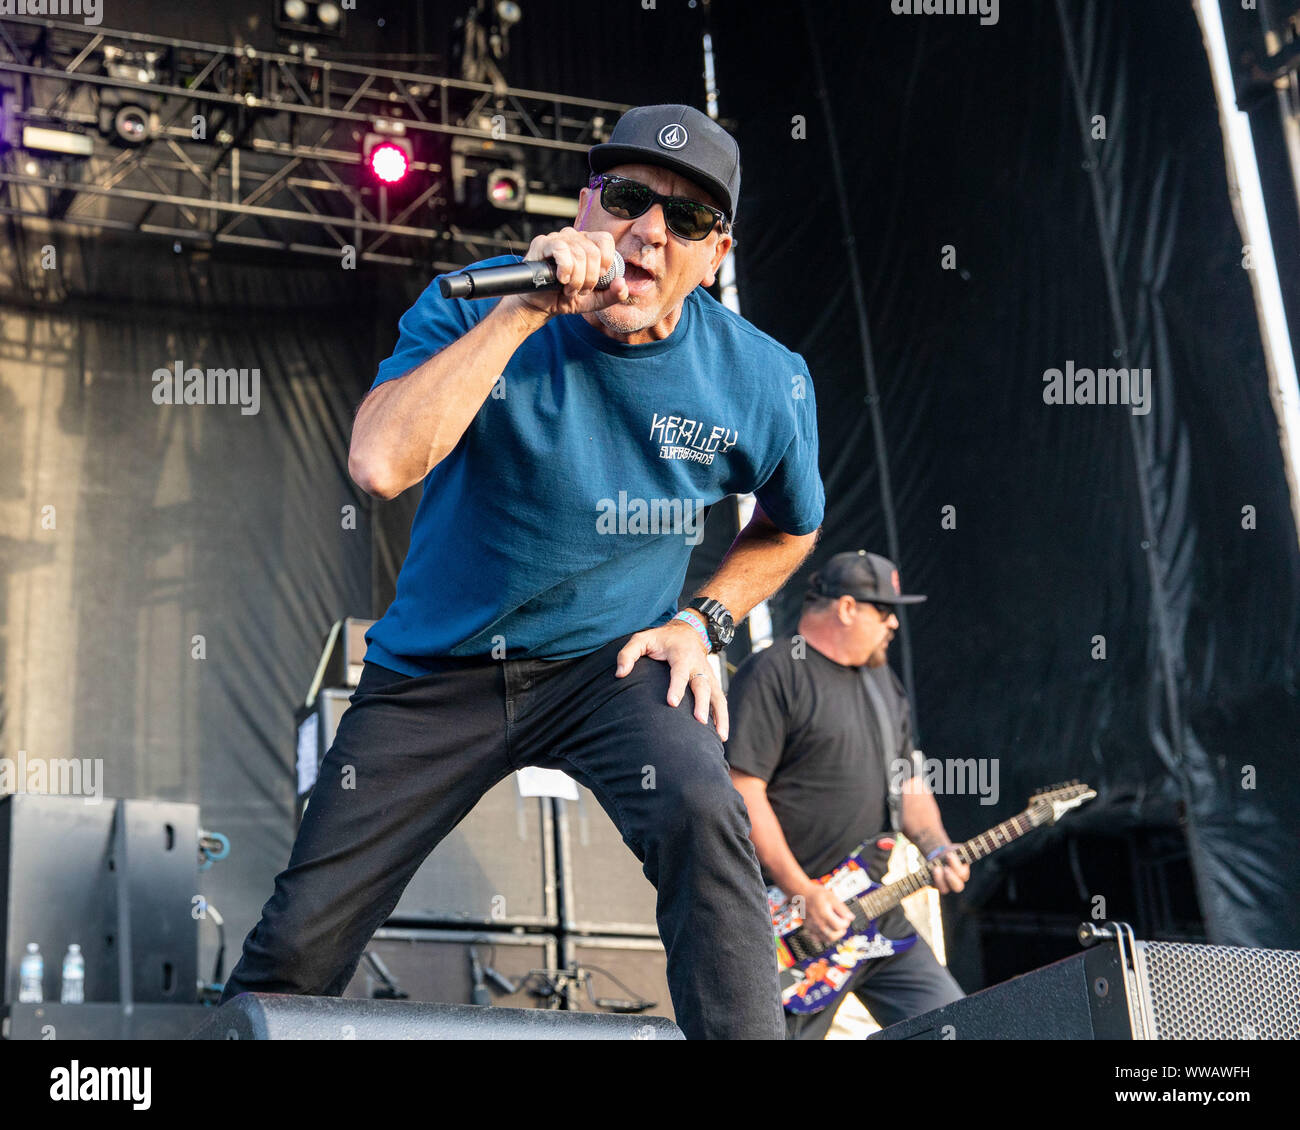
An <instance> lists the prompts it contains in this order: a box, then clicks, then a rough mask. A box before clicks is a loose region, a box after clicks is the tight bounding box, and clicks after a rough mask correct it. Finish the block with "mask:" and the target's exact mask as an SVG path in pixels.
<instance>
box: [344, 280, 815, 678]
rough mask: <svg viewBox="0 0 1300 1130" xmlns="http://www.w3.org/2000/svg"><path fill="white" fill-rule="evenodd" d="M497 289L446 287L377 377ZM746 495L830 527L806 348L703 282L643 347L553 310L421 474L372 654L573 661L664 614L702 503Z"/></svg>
mask: <svg viewBox="0 0 1300 1130" xmlns="http://www.w3.org/2000/svg"><path fill="white" fill-rule="evenodd" d="M516 261H517V260H516V259H514V258H513V257H510V256H501V257H498V258H495V259H488V260H484V261H483V263H482V264H476V265H481V266H484V265H485V266H495V265H497V264H498V263H509V262H516ZM497 301H499V299H497V300H478V301H467V300H465V299H459V298H456V299H445V298H443V297H442V295H441V293H440V292H439V290H438V287H437V283H436V281H435V282H434V283H432V284H431V285H430V286H429V287H428V289H427V290H425V292H424V293H423V294H422V295H421V296H420V298H419V299H418V300H417V301H416V303H415V305H414V306H412V307H411V308H410V309H409V310H408V311H407V312H406V313H405V314H404V315H403V316H402V319H401V322H400V323H399V330H400V334H399V337H398V342H397V347H396V349H394V350H393V355H392V356H391V357H389V358H388V359H387V360H386V361H384V362H383V363H382V364H381V365H380V366H379V373H378V375H377V376H376V377H375V385H379V384H382V383H383V382H384V381H391V380H395V379H397V378H399V377H403V376H405V375H406V374H407V373H409V372H411V370H412V369H414V368H416V367H417V366H419V365H421V364H422V363H423V362H425V361H426V360H428V358H430V357H431V356H433V355H434V354H435V353H437V352H438V351H439V350H440V349H442V348H443V347H444V346H446V345H449V344H450V343H451V342H453V341H455V340H456V339H458V338H460V337H461V336H463V335H464V334H465V333H466V332H468V331H469V330H470V329H472V328H473V327H474V325H475V324H477V322H478V321H479V320H481V319H482V318H484V317H485V316H486V315H487V314H488V313H489V312H490V311H491V310H492V308H493V307H494V306H495V305H496V302H497ZM372 387H373V386H372ZM751 491H752V492H753V493H754V494H756V495H757V498H758V501H759V503H760V504H761V506H762V507H763V510H764V511H765V512H766V513H767V515H768V516H769V517H770V518H771V519H772V521H773V522H774V523H775V524H776V525H777V526H778V527H779V528H780V529H782V530H784V531H786V532H787V533H791V534H807V533H811V532H812V531H814V530H816V529H817V528H818V527H819V526H820V525H821V521H822V513H823V510H824V505H825V494H824V492H823V489H822V482H821V477H820V475H819V474H818V470H817V411H816V406H815V403H814V400H813V388H812V382H811V380H810V379H809V377H808V368H807V366H806V365H805V364H804V361H803V359H802V358H801V357H800V356H799V355H798V354H796V353H792V352H790V351H789V350H788V349H785V348H784V347H783V346H781V345H779V344H777V342H775V341H773V340H772V338H770V337H768V336H767V334H765V333H763V332H761V331H760V330H758V329H755V328H754V327H753V326H751V325H750V324H749V323H748V322H746V321H745V320H744V319H743V318H741V317H740V316H739V315H737V314H735V313H733V312H732V311H730V310H728V309H726V307H724V306H722V305H721V304H720V303H719V302H717V301H715V300H714V299H713V298H712V297H711V296H710V295H709V294H708V293H707V291H705V290H703V289H702V288H698V287H697V288H696V289H695V290H694V291H692V292H691V294H690V295H689V296H688V297H687V298H686V300H685V301H684V302H683V304H682V315H681V318H680V320H679V321H678V323H677V326H676V327H675V328H674V330H673V332H672V333H671V334H669V335H668V337H666V338H664V339H663V340H662V341H655V342H649V343H647V344H644V345H624V344H623V343H622V342H618V341H615V340H613V339H612V338H609V337H606V336H605V335H604V334H603V333H601V332H600V331H599V330H597V329H595V328H593V327H592V326H590V325H588V324H587V322H586V321H585V320H583V318H582V317H580V316H578V315H567V316H563V317H559V318H553V319H552V320H551V321H550V322H548V323H547V324H546V325H545V326H544V327H542V329H540V330H538V331H537V332H535V333H534V334H532V335H531V336H530V337H529V338H527V340H525V341H524V343H523V344H522V345H521V346H520V347H519V348H518V349H517V350H516V351H515V353H514V356H512V357H511V359H510V362H509V364H508V365H507V366H506V369H505V372H504V374H503V375H502V379H501V380H499V381H498V382H497V386H496V388H494V389H493V392H492V394H491V395H489V396H488V398H487V399H486V400H485V401H484V402H483V404H482V406H481V407H480V408H479V410H478V414H477V415H476V416H475V417H474V420H473V422H472V423H471V424H470V426H469V428H468V429H466V432H465V434H464V435H463V436H462V437H461V439H460V442H459V443H458V444H457V445H456V447H455V449H454V450H453V451H452V452H451V453H450V454H449V455H448V456H447V457H446V458H445V459H444V460H443V461H442V462H441V463H439V464H438V465H437V466H436V467H434V469H433V470H432V471H430V472H429V474H428V476H427V477H426V478H425V480H424V496H423V498H422V499H421V501H420V505H419V509H418V510H417V511H416V515H415V521H414V523H413V524H412V527H411V544H410V549H409V551H408V552H407V555H406V560H405V562H404V563H403V565H402V571H401V574H400V576H399V577H398V580H397V597H396V599H395V600H394V601H393V603H392V604H391V605H390V606H389V608H388V611H387V612H386V613H385V614H384V617H383V619H381V620H379V621H378V622H377V623H376V624H375V625H374V626H373V627H372V628H371V629H370V631H369V632H368V633H367V634H366V640H367V642H368V643H369V648H368V649H367V652H366V658H367V659H369V660H371V661H372V662H374V663H378V664H380V665H381V666H384V667H390V668H392V669H393V670H395V671H400V672H402V673H403V674H407V675H419V674H422V673H424V671H425V670H426V668H425V667H424V666H422V664H421V660H423V659H426V658H429V657H435V656H475V655H493V656H495V657H496V658H510V659H515V658H525V657H528V658H545V659H567V658H571V657H574V656H579V655H584V654H586V653H588V652H591V651H595V650H596V649H597V648H599V647H602V646H603V645H604V644H606V643H608V642H609V641H610V640H612V639H616V638H617V637H619V636H622V635H629V634H631V633H632V632H637V631H640V630H642V629H643V628H651V627H656V626H658V625H659V624H663V623H665V622H666V621H668V620H669V619H671V618H672V616H673V615H674V614H675V613H676V612H677V597H678V595H679V594H680V592H681V589H682V585H683V583H684V581H685V577H686V567H687V562H688V559H689V557H690V551H691V548H692V546H693V545H695V544H698V542H699V540H700V537H701V536H702V532H703V523H704V513H703V509H704V507H705V506H708V505H711V504H712V503H715V502H717V501H718V500H719V499H722V498H724V497H725V496H727V495H729V494H746V493H749V492H751Z"/></svg>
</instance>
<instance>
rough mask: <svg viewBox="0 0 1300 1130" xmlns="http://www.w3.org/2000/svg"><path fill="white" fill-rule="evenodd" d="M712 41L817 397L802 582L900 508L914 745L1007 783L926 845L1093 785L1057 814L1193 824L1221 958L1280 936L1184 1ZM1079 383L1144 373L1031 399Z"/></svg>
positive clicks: (1243, 300) (1238, 314) (1226, 241)
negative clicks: (923, 598)
mask: <svg viewBox="0 0 1300 1130" xmlns="http://www.w3.org/2000/svg"><path fill="white" fill-rule="evenodd" d="M715 25H716V29H715V30H716V40H717V44H718V51H719V76H720V77H719V84H720V88H721V91H722V102H723V105H724V107H725V109H726V112H728V113H731V114H734V115H736V116H737V117H738V118H739V120H740V141H741V145H742V153H743V155H744V166H745V188H744V201H743V204H742V206H741V215H740V224H739V226H738V229H737V242H738V250H739V262H740V266H741V277H740V293H741V296H742V302H743V304H744V307H745V312H746V315H747V316H748V317H750V318H751V319H752V320H753V321H755V322H756V323H757V324H758V325H760V326H762V327H763V328H764V329H766V330H767V331H769V332H770V333H773V334H774V335H775V336H776V337H778V338H779V339H781V340H782V341H784V342H785V343H786V344H787V345H789V346H790V347H791V348H793V349H796V350H798V351H799V352H801V353H802V354H803V355H804V356H805V357H806V358H807V359H808V361H809V364H810V366H811V371H812V374H813V378H814V382H815V385H816V388H817V397H818V408H819V427H820V431H821V441H822V472H823V477H824V480H825V483H826V491H827V496H828V500H829V505H828V512H827V520H826V525H825V533H824V537H823V540H822V543H821V545H820V546H819V548H818V551H817V553H816V554H815V555H814V557H813V558H812V559H811V560H810V562H809V563H808V566H807V568H806V569H805V570H804V574H805V575H806V573H807V572H809V571H811V570H812V569H814V568H816V567H818V566H819V565H820V564H821V563H822V562H823V561H824V560H825V559H826V558H827V557H828V556H829V555H830V554H832V553H835V552H838V551H840V550H844V549H856V548H860V547H865V548H869V549H873V550H877V551H880V552H888V551H889V550H888V544H887V543H888V538H887V534H886V527H885V521H884V513H885V507H886V505H887V504H888V505H892V507H893V509H894V511H895V513H896V515H897V522H898V539H897V540H898V555H899V561H900V566H901V569H902V575H903V579H904V584H905V587H906V588H907V589H908V590H910V591H918V592H924V593H928V594H929V597H930V599H929V602H928V603H926V604H924V605H922V606H920V607H919V608H916V609H912V610H910V611H909V614H908V624H907V627H908V630H909V631H908V634H909V636H910V643H911V645H912V654H913V657H914V658H913V667H914V671H915V677H914V683H915V697H916V708H917V715H918V719H919V726H920V731H921V737H922V739H923V740H922V742H921V743H920V744H921V745H922V746H923V748H924V749H925V752H926V753H927V755H929V756H932V757H936V758H957V757H960V758H965V757H976V758H990V759H992V758H996V759H998V762H999V768H1000V793H1001V796H1000V800H999V803H998V804H997V805H996V806H994V807H992V808H990V807H986V806H983V805H981V804H980V803H979V802H978V798H976V797H972V796H964V797H963V796H954V797H947V798H943V799H942V805H943V808H944V811H945V813H946V816H947V820H948V826H949V830H950V831H951V832H952V833H953V834H962V835H971V834H974V833H975V832H978V831H981V830H982V829H983V828H984V827H987V826H988V825H990V824H992V823H993V822H994V818H1002V817H1005V816H1007V815H1009V814H1011V813H1014V812H1015V811H1018V810H1019V809H1020V808H1021V807H1023V805H1024V803H1025V801H1026V798H1027V797H1028V795H1029V794H1030V793H1031V792H1032V791H1034V789H1035V787H1037V786H1040V785H1043V784H1046V783H1050V782H1054V781H1057V780H1061V779H1065V778H1076V777H1077V778H1080V779H1083V780H1086V781H1088V782H1089V783H1091V784H1092V785H1094V786H1095V787H1096V788H1097V789H1098V790H1099V792H1100V797H1099V799H1098V800H1097V801H1096V802H1094V804H1093V805H1092V806H1091V807H1090V808H1087V809H1084V810H1082V812H1081V813H1079V814H1078V815H1077V816H1075V817H1074V818H1073V821H1074V826H1077V827H1079V828H1081V829H1092V830H1102V829H1107V830H1114V829H1116V828H1119V827H1123V826H1126V825H1156V826H1159V825H1162V824H1175V823H1178V824H1181V825H1182V826H1183V827H1184V829H1185V831H1186V835H1187V839H1188V842H1189V846H1190V851H1191V856H1192V861H1193V867H1194V870H1195V873H1196V880H1197V887H1198V893H1199V897H1200V902H1201V909H1202V912H1203V914H1204V916H1205V920H1206V928H1207V933H1208V935H1209V936H1210V938H1211V939H1212V940H1215V941H1219V942H1229V943H1236V944H1248V945H1269V946H1290V947H1294V946H1296V945H1300V911H1297V909H1296V908H1297V905H1298V902H1297V899H1296V897H1295V896H1296V894H1297V893H1298V892H1297V886H1296V884H1297V878H1296V869H1295V867H1294V865H1293V863H1292V862H1291V860H1292V859H1293V858H1294V855H1295V852H1296V850H1297V847H1300V843H1298V837H1297V818H1296V815H1295V813H1296V810H1297V801H1300V786H1298V784H1297V775H1296V773H1295V770H1294V764H1293V761H1292V757H1291V754H1292V753H1293V751H1294V748H1295V734H1296V732H1297V723H1298V722H1300V709H1298V708H1297V697H1296V666H1295V664H1296V656H1297V607H1298V604H1300V602H1298V600H1297V595H1298V594H1297V588H1298V587H1300V560H1298V555H1297V542H1296V530H1295V526H1294V523H1293V521H1292V517H1291V512H1290V508H1289V499H1288V494H1287V488H1286V483H1285V478H1284V472H1283V466H1282V459H1281V453H1280V449H1279V445H1278V442H1277V422H1276V417H1275V415H1274V413H1273V409H1272V407H1271V405H1270V402H1269V395H1268V383H1267V377H1266V373H1265V367H1264V360H1263V356H1262V350H1261V346H1260V340H1259V328H1258V322H1257V319H1256V314H1255V309H1254V305H1253V299H1252V295H1251V289H1250V281H1249V278H1248V276H1247V273H1246V271H1245V270H1243V267H1242V242H1243V241H1242V238H1241V236H1240V234H1239V232H1238V230H1237V227H1236V225H1235V223H1234V220H1233V216H1232V212H1231V208H1230V203H1229V196H1228V185H1227V179H1226V173H1225V163H1224V156H1223V147H1222V139H1221V134H1220V130H1219V124H1218V116H1217V110H1216V106H1215V102H1214V96H1213V90H1212V87H1211V83H1210V77H1209V71H1208V65H1207V61H1206V56H1205V52H1204V49H1203V47H1202V43H1201V38H1200V33H1199V29H1198V27H1197V24H1196V19H1195V16H1194V13H1193V12H1192V10H1191V8H1190V5H1187V4H1184V3H1178V2H1173V0H1169V2H1158V3H1144V4H1112V3H1093V2H1078V0H1072V2H1067V3H1061V4H1057V3H1009V2H1008V3H1003V4H1002V5H1001V10H1000V16H999V19H998V22H997V23H996V24H992V25H981V24H980V22H979V20H978V17H968V16H956V15H951V16H937V15H935V16H925V15H910V16H908V15H894V14H893V13H892V11H891V9H890V5H887V4H884V3H882V4H873V5H862V4H831V5H827V4H807V5H805V6H804V9H803V11H802V12H801V11H800V9H799V7H798V6H796V5H791V6H789V9H788V11H787V13H786V18H785V19H784V20H783V21H782V22H781V34H780V35H775V34H773V33H772V26H771V25H770V24H764V23H763V22H761V21H757V20H753V19H752V18H751V16H750V14H749V12H748V10H747V8H746V7H745V6H742V5H732V4H720V5H718V6H717V7H716V9H715ZM818 59H820V61H821V67H820V70H819V69H818V67H817V61H818ZM821 88H824V98H819V91H820V89H821ZM828 115H829V120H828ZM1097 115H1100V116H1101V117H1103V118H1104V123H1102V122H1095V121H1094V116H1097ZM832 127H833V129H834V132H835V135H836V138H837V140H838V150H839V159H840V162H841V164H842V167H843V176H842V182H843V186H844V191H845V193H846V196H847V201H848V205H849V214H850V221H849V224H848V226H847V227H846V226H845V225H843V224H842V223H841V220H840V214H839V211H838V206H837V184H836V178H835V177H834V175H833V172H832V170H833V160H832V151H831V145H830V130H831V128H832ZM1102 128H1104V139H1102V138H1101V137H1100V136H1098V137H1096V138H1094V132H1095V133H1098V134H1100V132H1101V129H1102ZM801 133H803V134H806V136H805V137H800V136H799V135H800V134H801ZM850 256H853V257H856V261H857V265H858V267H859V269H860V271H861V274H862V277H863V289H864V292H865V310H866V316H867V323H868V326H869V337H870V341H871V362H872V364H873V367H874V373H875V378H876V382H877V384H878V387H879V395H878V400H876V401H875V402H874V403H867V402H866V401H867V399H868V395H867V394H868V390H867V384H866V381H865V372H866V360H865V358H864V352H863V349H862V347H861V340H862V336H861V335H860V333H859V330H858V309H857V306H856V304H855V300H854V294H853V291H852V287H851V285H850V273H849V262H850ZM1067 364H1072V365H1073V366H1074V367H1076V368H1079V369H1082V368H1090V369H1094V370H1095V369H1098V368H1102V367H1121V366H1123V367H1129V366H1134V367H1139V368H1149V369H1150V370H1151V373H1152V379H1151V384H1152V388H1151V391H1150V405H1151V407H1150V410H1149V412H1147V413H1145V414H1136V415H1135V414H1134V413H1133V412H1132V411H1131V410H1130V408H1127V407H1123V406H1113V405H1112V406H1102V405H1082V404H1079V405H1055V404H1048V403H1045V402H1044V387H1045V385H1044V380H1043V376H1044V373H1045V372H1047V371H1048V370H1050V369H1065V368H1066V367H1067ZM873 412H876V413H878V414H879V418H880V421H881V423H882V424H883V433H884V436H885V448H884V450H881V447H880V445H878V444H876V443H875V442H874V440H873V429H872V413H873ZM882 466H883V467H884V468H886V469H887V470H888V472H889V475H890V479H891V481H892V489H891V490H890V491H889V492H888V493H887V495H883V496H882V490H881V483H882V480H881V469H882ZM1247 507H1249V508H1250V509H1249V510H1246V509H1245V508H1247ZM948 508H951V509H948ZM945 515H947V516H948V517H949V520H948V522H947V523H945V521H944V519H945ZM1252 515H1253V517H1252ZM950 527H951V528H950ZM802 589H803V584H802V577H801V578H796V581H795V582H793V583H792V584H791V585H789V586H788V587H787V588H786V590H785V591H784V592H783V593H782V594H781V596H780V597H779V598H778V600H777V602H776V603H777V607H778V615H777V619H778V622H779V623H780V624H781V626H782V627H783V628H787V629H789V628H792V627H793V625H794V622H795V619H796V617H797V613H798V604H799V599H800V595H801V592H802ZM1103 644H1104V648H1105V651H1104V655H1105V658H1104V659H1103V658H1100V655H1101V654H1102V652H1101V646H1102V645H1103ZM895 651H896V652H900V653H901V649H900V648H898V647H896V648H895ZM893 658H894V659H895V661H897V660H898V658H899V656H897V655H895V656H894V657H893ZM1088 862H1089V861H1087V860H1083V861H1082V870H1083V873H1084V875H1085V877H1086V879H1087V880H1088V882H1089V884H1090V889H1091V892H1092V893H1093V894H1098V893H1100V894H1104V893H1105V890H1106V880H1105V875H1104V873H1102V874H1098V873H1097V871H1095V870H1094V872H1093V873H1092V874H1091V875H1088ZM996 874H997V869H996V867H989V868H986V869H984V872H983V874H982V876H981V875H980V874H977V875H976V881H975V882H974V883H973V884H972V887H971V893H970V898H969V901H970V902H972V903H973V902H978V900H979V899H980V898H981V897H982V893H983V889H986V888H987V884H988V882H989V881H991V880H992V878H993V877H994V876H995V875H996ZM982 884H983V889H982Z"/></svg>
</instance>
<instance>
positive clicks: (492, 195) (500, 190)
mask: <svg viewBox="0 0 1300 1130" xmlns="http://www.w3.org/2000/svg"><path fill="white" fill-rule="evenodd" d="M527 191H528V185H527V184H526V183H525V182H524V178H523V175H522V174H521V173H520V172H518V171H517V170H515V169H493V170H492V171H491V172H490V173H488V178H487V199H488V203H489V204H491V205H492V207H493V208H501V209H503V210H506V211H512V212H518V211H520V210H522V209H523V206H524V196H525V194H526V193H527Z"/></svg>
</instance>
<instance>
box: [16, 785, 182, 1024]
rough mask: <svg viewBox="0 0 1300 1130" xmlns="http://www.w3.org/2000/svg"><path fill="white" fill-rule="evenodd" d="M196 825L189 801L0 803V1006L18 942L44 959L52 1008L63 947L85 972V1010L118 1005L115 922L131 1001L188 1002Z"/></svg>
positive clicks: (20, 798)
mask: <svg viewBox="0 0 1300 1130" xmlns="http://www.w3.org/2000/svg"><path fill="white" fill-rule="evenodd" d="M198 820H199V810H198V806H197V805H194V804H179V803H171V802H155V801H144V800H112V799H104V800H103V801H102V803H95V804H87V803H86V798H84V797H81V796H45V795H38V794H29V793H17V794H13V795H10V796H6V797H4V798H3V799H0V953H2V954H3V955H4V962H5V965H4V969H5V979H4V1001H5V1003H8V1004H12V1003H15V1002H17V1000H18V978H19V966H20V964H21V961H22V957H23V953H24V951H25V950H26V947H27V943H28V942H36V943H37V944H38V945H39V946H40V950H41V956H42V957H43V958H44V960H45V974H44V995H45V1000H46V1001H55V1002H57V1001H58V999H59V988H60V982H61V977H62V963H63V955H64V953H65V952H66V950H67V948H68V945H69V944H70V943H72V942H76V943H77V944H78V945H80V946H81V953H82V957H83V958H84V960H85V963H86V966H85V972H86V980H85V999H86V1001H87V1002H112V1001H118V1000H120V999H122V996H123V994H122V971H121V959H120V957H119V949H120V945H121V942H120V938H121V934H120V931H121V930H122V924H123V923H124V922H125V923H126V924H127V928H128V929H129V935H128V938H129V942H130V955H131V961H130V965H129V970H128V971H129V975H130V980H131V994H130V999H131V1000H133V1001H135V1002H139V1003H144V1002H149V1003H155V1004H178V1003H179V1004H190V1003H193V1002H194V1000H195V996H196V990H195V985H196V983H197V980H198V923H197V921H196V920H195V919H194V918H193V917H192V915H191V913H190V912H191V909H192V907H193V900H194V898H195V896H196V894H197V893H198V889H199V886H198ZM119 823H120V827H119ZM123 852H124V853H125V858H123ZM121 894H124V895H125V905H123V903H122V901H121V898H120V895H121ZM123 911H125V913H123Z"/></svg>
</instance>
